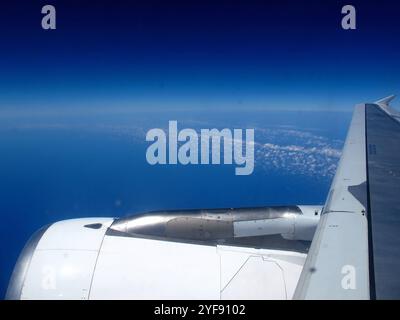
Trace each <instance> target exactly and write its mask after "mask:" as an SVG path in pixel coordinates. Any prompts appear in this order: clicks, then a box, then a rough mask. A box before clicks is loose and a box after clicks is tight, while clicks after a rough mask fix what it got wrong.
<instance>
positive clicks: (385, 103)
mask: <svg viewBox="0 0 400 320" xmlns="http://www.w3.org/2000/svg"><path fill="white" fill-rule="evenodd" d="M394 98H396V96H395V95H394V94H392V95H390V96H388V97H386V98H383V99H380V100H378V101H375V103H376V104H380V105H382V106H385V107H389V104H390V101H392V100H393V99H394Z"/></svg>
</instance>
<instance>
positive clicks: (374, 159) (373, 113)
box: [294, 96, 400, 299]
mask: <svg viewBox="0 0 400 320" xmlns="http://www.w3.org/2000/svg"><path fill="white" fill-rule="evenodd" d="M393 98H394V96H390V97H387V98H385V99H382V100H379V101H377V102H376V103H373V104H360V105H357V106H356V108H355V111H354V114H353V119H352V122H351V126H350V130H349V132H348V135H347V138H346V142H345V146H344V149H343V154H342V157H341V160H340V163H339V167H338V170H337V172H336V175H335V178H334V180H333V183H332V186H331V189H330V191H329V195H328V198H327V200H326V203H325V206H324V209H323V211H322V215H321V219H320V222H319V225H318V227H317V230H316V233H315V235H314V238H313V240H312V244H311V247H310V250H309V253H308V255H307V259H306V262H305V265H304V268H303V271H302V273H301V276H300V280H299V283H298V285H297V287H296V291H295V294H294V298H295V299H375V298H377V299H393V298H399V297H400V278H399V277H398V270H400V251H399V249H398V248H400V236H399V234H400V233H399V232H400V197H399V194H400V152H399V147H400V123H399V119H400V118H399V117H398V113H397V112H396V111H394V110H392V109H391V108H390V107H389V102H390V101H391V100H392V99H393Z"/></svg>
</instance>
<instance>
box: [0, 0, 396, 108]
mask: <svg viewBox="0 0 400 320" xmlns="http://www.w3.org/2000/svg"><path fill="white" fill-rule="evenodd" d="M81 2H82V1H50V2H49V1H29V2H28V1H12V2H11V1H9V2H7V3H4V4H2V5H1V10H0V46H1V53H0V57H1V59H0V70H1V73H0V101H1V108H7V109H12V110H15V108H26V107H34V108H37V107H41V108H51V109H54V108H62V107H64V108H69V109H70V108H73V107H77V108H82V107H89V108H90V107H95V108H99V106H102V107H104V108H116V107H117V106H118V107H129V108H149V107H151V108H203V109H204V108H211V109H215V108H239V109H240V108H265V107H268V108H278V109H279V108H323V109H345V108H352V106H353V105H354V104H355V103H357V102H363V101H366V100H374V99H377V98H379V97H381V96H385V95H388V94H391V93H396V92H397V91H398V89H399V88H400V80H399V74H400V72H399V71H400V59H399V47H400V41H399V34H400V23H399V22H398V21H399V18H400V6H399V5H396V1H360V3H357V2H354V1H352V2H351V3H352V4H354V5H355V6H356V9H357V30H350V31H345V30H342V29H341V27H340V21H341V18H342V14H341V12H340V11H341V7H342V6H343V5H344V4H348V3H349V2H348V1H329V0H328V1H256V2H255V1H253V2H251V1H250V2H249V1H246V2H238V1H225V2H218V1H204V0H202V1H181V2H174V1H159V2H155V1H140V2H139V1H137V2H135V1H132V2H130V3H129V1H118V0H116V1H96V3H95V2H92V1H90V2H89V1H87V2H86V4H82V3H81ZM142 2H143V3H146V4H143V3H142ZM47 3H51V4H53V5H55V7H56V9H57V30H55V31H44V30H42V29H41V27H40V21H41V17H42V14H41V12H40V11H41V7H42V5H44V4H47Z"/></svg>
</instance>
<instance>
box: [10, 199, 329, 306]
mask: <svg viewBox="0 0 400 320" xmlns="http://www.w3.org/2000/svg"><path fill="white" fill-rule="evenodd" d="M320 212H321V207H320V206H291V207H265V208H247V209H246V208H243V209H223V210H197V211H193V210H189V211H173V212H157V213H150V214H145V215H137V216H129V217H125V218H122V219H114V218H88V219H73V220H65V221H60V222H57V223H54V224H52V225H50V226H46V227H44V228H42V229H40V230H39V231H37V232H36V233H35V234H34V235H33V236H32V237H31V239H30V240H29V241H28V243H27V244H26V246H25V248H24V249H23V251H22V252H21V255H20V257H19V259H18V261H17V263H16V266H15V268H14V272H13V274H12V277H11V280H10V283H9V287H8V290H7V295H6V299H118V298H120V299H220V298H222V299H269V298H272V299H288V298H291V295H292V294H293V292H294V289H295V286H296V284H297V280H298V277H299V276H300V272H301V269H302V266H303V264H304V261H305V257H306V252H307V249H308V245H309V242H307V243H308V244H307V245H304V244H302V243H303V242H304V241H303V240H308V241H310V240H311V239H312V235H313V233H314V230H315V227H316V225H317V223H318V219H319V214H320ZM288 239H291V240H288ZM298 240H301V241H298ZM300 244H301V245H300ZM256 276H257V278H254V277H256ZM260 277H261V279H264V280H262V281H261V282H260ZM284 279H285V280H284ZM266 282H268V285H266Z"/></svg>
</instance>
